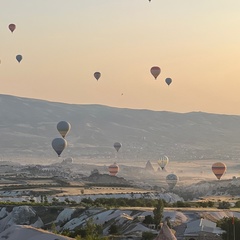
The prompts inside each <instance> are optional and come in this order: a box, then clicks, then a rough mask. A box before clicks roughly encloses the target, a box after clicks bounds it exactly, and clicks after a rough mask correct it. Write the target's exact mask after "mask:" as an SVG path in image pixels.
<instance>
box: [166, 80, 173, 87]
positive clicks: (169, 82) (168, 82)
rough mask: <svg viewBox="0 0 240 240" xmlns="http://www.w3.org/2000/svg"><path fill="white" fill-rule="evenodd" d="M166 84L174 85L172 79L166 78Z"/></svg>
mask: <svg viewBox="0 0 240 240" xmlns="http://www.w3.org/2000/svg"><path fill="white" fill-rule="evenodd" d="M165 82H166V84H167V85H168V86H169V85H170V84H171V83H172V79H171V78H166V79H165Z"/></svg>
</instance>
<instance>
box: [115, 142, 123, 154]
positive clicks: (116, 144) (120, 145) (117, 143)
mask: <svg viewBox="0 0 240 240" xmlns="http://www.w3.org/2000/svg"><path fill="white" fill-rule="evenodd" d="M113 147H114V148H115V149H116V151H117V152H118V151H119V149H120V148H121V147H122V144H121V143H119V142H115V143H114V144H113Z"/></svg>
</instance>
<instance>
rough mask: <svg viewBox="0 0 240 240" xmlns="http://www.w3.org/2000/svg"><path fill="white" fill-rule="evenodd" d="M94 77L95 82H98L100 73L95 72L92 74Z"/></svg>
mask: <svg viewBox="0 0 240 240" xmlns="http://www.w3.org/2000/svg"><path fill="white" fill-rule="evenodd" d="M94 77H95V78H96V79H97V81H98V79H99V78H100V77H101V73H100V72H95V73H94Z"/></svg>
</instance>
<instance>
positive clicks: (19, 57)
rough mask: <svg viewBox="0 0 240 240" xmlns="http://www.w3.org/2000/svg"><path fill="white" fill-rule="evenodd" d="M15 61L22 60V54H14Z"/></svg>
mask: <svg viewBox="0 0 240 240" xmlns="http://www.w3.org/2000/svg"><path fill="white" fill-rule="evenodd" d="M16 59H17V61H18V62H19V63H20V62H21V61H22V55H17V56H16Z"/></svg>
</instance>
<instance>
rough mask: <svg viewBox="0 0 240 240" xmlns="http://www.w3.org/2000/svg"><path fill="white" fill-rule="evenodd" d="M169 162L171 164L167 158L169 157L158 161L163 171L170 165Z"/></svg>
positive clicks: (163, 157)
mask: <svg viewBox="0 0 240 240" xmlns="http://www.w3.org/2000/svg"><path fill="white" fill-rule="evenodd" d="M168 162H169V159H168V157H167V156H162V157H160V158H159V160H158V165H159V166H160V167H161V169H162V170H163V169H164V168H165V167H166V165H167V164H168Z"/></svg>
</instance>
